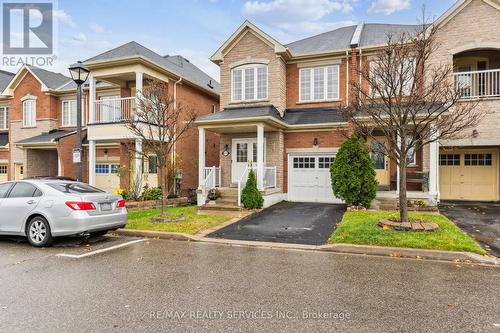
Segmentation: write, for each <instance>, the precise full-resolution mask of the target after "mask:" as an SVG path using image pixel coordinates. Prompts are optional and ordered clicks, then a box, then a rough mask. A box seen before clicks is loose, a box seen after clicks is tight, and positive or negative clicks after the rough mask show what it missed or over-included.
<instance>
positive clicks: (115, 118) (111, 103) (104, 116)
mask: <svg viewBox="0 0 500 333" xmlns="http://www.w3.org/2000/svg"><path fill="white" fill-rule="evenodd" d="M94 105H95V108H94V118H93V121H92V123H95V124H102V123H120V122H124V121H127V120H130V119H132V116H133V114H134V111H135V97H125V98H112V99H111V98H110V99H100V100H98V101H95V104H94Z"/></svg>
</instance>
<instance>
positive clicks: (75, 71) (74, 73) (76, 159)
mask: <svg viewBox="0 0 500 333" xmlns="http://www.w3.org/2000/svg"><path fill="white" fill-rule="evenodd" d="M69 73H70V74H71V78H72V79H73V81H74V82H75V83H76V148H75V149H74V150H73V163H75V164H76V179H77V180H78V181H79V182H81V181H83V169H82V84H83V83H84V82H85V81H87V78H88V77H89V73H90V70H89V69H88V68H87V67H85V66H84V65H83V64H82V62H81V61H78V62H77V63H76V64H73V65H71V66H70V67H69Z"/></svg>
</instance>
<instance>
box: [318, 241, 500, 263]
mask: <svg viewBox="0 0 500 333" xmlns="http://www.w3.org/2000/svg"><path fill="white" fill-rule="evenodd" d="M319 250H321V251H327V252H338V253H354V254H367V255H377V256H389V257H403V258H415V259H432V260H446V261H455V262H457V261H460V262H473V263H479V264H488V265H498V264H500V261H499V260H498V259H497V258H495V257H488V256H483V255H480V254H477V253H472V252H465V251H445V250H428V249H414V248H404V247H385V246H375V245H357V244H329V245H321V246H319Z"/></svg>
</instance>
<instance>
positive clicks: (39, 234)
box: [26, 216, 53, 247]
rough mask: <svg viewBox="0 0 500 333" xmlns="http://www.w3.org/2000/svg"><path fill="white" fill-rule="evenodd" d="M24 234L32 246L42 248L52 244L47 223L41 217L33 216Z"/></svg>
mask: <svg viewBox="0 0 500 333" xmlns="http://www.w3.org/2000/svg"><path fill="white" fill-rule="evenodd" d="M26 234H27V236H28V242H29V243H30V244H31V245H33V246H36V247H43V246H50V244H52V240H53V238H52V234H51V232H50V225H49V222H47V220H46V219H45V218H43V217H41V216H35V217H34V218H32V219H31V220H30V221H29V223H28V228H27V232H26Z"/></svg>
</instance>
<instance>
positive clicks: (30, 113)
mask: <svg viewBox="0 0 500 333" xmlns="http://www.w3.org/2000/svg"><path fill="white" fill-rule="evenodd" d="M23 126H24V127H35V126H36V99H35V98H31V97H29V98H27V99H25V100H24V101H23Z"/></svg>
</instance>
